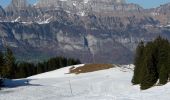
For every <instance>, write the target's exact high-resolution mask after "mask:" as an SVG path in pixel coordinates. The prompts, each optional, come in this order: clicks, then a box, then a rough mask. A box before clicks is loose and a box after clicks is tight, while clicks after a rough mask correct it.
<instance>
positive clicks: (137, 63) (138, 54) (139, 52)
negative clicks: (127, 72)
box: [132, 41, 144, 84]
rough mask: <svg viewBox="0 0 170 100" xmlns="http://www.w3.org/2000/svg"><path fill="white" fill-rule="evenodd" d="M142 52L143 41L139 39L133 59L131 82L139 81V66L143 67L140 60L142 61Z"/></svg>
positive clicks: (136, 82) (137, 82)
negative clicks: (133, 66)
mask: <svg viewBox="0 0 170 100" xmlns="http://www.w3.org/2000/svg"><path fill="white" fill-rule="evenodd" d="M143 53H144V43H143V41H141V42H140V43H139V45H138V47H137V49H136V57H135V61H134V65H135V68H134V75H133V79H132V83H133V84H139V83H140V82H141V76H140V72H141V68H142V67H143V63H141V61H143V55H144V54H143Z"/></svg>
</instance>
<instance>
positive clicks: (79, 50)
mask: <svg viewBox="0 0 170 100" xmlns="http://www.w3.org/2000/svg"><path fill="white" fill-rule="evenodd" d="M17 1H18V0H17ZM168 7H169V4H166V5H162V6H160V7H158V8H154V9H143V8H142V7H140V6H139V5H136V4H127V3H126V2H125V1H124V0H39V1H38V2H37V3H36V4H35V5H28V4H27V2H26V1H25V0H21V1H20V2H15V0H13V1H12V3H11V4H10V5H9V6H8V7H7V8H5V9H3V8H2V7H0V48H3V46H4V45H6V44H8V45H9V46H10V47H12V49H13V50H14V51H15V54H16V55H17V57H18V58H19V59H25V60H30V59H32V60H33V59H34V60H35V59H36V60H37V59H38V60H39V59H44V58H48V57H52V56H56V55H61V56H66V57H74V58H78V59H80V60H81V61H82V62H83V63H119V64H125V63H132V61H133V55H134V51H135V48H136V46H137V44H138V43H139V42H140V41H141V40H143V41H144V42H148V41H151V40H152V39H154V38H155V37H157V36H158V35H161V36H164V37H166V38H168V39H170V35H169V33H170V28H169V27H167V25H168V22H170V21H169V17H168V16H169V11H170V10H169V8H168ZM23 55H24V56H23Z"/></svg>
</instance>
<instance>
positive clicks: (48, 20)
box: [37, 16, 53, 24]
mask: <svg viewBox="0 0 170 100" xmlns="http://www.w3.org/2000/svg"><path fill="white" fill-rule="evenodd" d="M52 18H53V16H52V17H50V18H48V19H46V20H44V21H40V22H37V23H38V24H48V23H50V20H51V19H52Z"/></svg>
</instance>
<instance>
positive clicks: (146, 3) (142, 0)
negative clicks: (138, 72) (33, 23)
mask: <svg viewBox="0 0 170 100" xmlns="http://www.w3.org/2000/svg"><path fill="white" fill-rule="evenodd" d="M28 1H29V2H30V3H34V2H35V0H28ZM126 1H127V2H128V3H137V4H139V5H141V6H142V7H144V8H152V7H157V6H159V5H161V4H165V3H168V2H169V3H170V0H126ZM9 2H10V0H0V5H2V6H6V5H7V4H9Z"/></svg>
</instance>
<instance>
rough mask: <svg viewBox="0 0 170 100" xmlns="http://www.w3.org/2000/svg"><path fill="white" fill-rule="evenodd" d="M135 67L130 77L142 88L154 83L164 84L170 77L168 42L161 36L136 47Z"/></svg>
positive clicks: (169, 47) (169, 44)
mask: <svg viewBox="0 0 170 100" xmlns="http://www.w3.org/2000/svg"><path fill="white" fill-rule="evenodd" d="M134 64H135V69H134V75H133V79H132V83H133V84H134V85H137V84H139V85H140V88H141V89H142V90H144V89H148V88H150V87H152V86H154V85H164V84H166V83H167V82H168V81H169V79H170V43H169V42H168V40H166V39H163V38H162V37H160V36H159V37H158V38H156V39H155V40H154V41H152V42H149V43H147V44H144V43H143V42H141V43H140V44H139V45H138V47H137V49H136V57H135V61H134Z"/></svg>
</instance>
